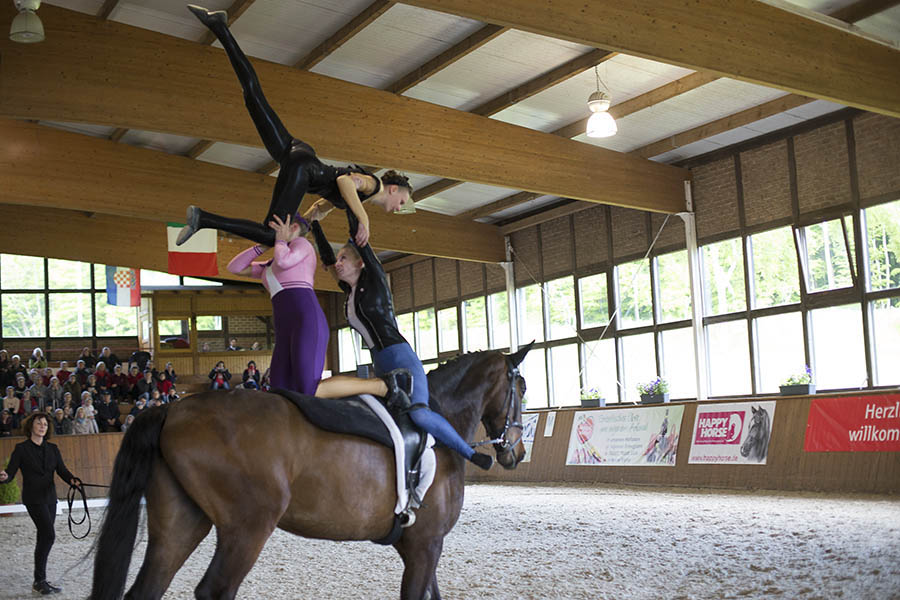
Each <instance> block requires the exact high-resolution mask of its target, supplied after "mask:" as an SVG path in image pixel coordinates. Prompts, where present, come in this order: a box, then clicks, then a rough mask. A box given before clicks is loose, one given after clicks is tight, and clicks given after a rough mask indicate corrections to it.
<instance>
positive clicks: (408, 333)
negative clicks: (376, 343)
mask: <svg viewBox="0 0 900 600" xmlns="http://www.w3.org/2000/svg"><path fill="white" fill-rule="evenodd" d="M397 329H399V330H400V333H401V334H403V337H405V338H406V341H407V342H409V345H410V346H412V348H413V350H415V349H416V327H415V325H414V323H413V314H412V313H404V314H402V315H397Z"/></svg>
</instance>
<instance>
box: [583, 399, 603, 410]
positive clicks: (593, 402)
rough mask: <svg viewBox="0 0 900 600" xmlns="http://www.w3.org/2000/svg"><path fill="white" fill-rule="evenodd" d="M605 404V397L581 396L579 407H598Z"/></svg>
mask: <svg viewBox="0 0 900 600" xmlns="http://www.w3.org/2000/svg"><path fill="white" fill-rule="evenodd" d="M601 406H606V398H582V399H581V408H599V407H601Z"/></svg>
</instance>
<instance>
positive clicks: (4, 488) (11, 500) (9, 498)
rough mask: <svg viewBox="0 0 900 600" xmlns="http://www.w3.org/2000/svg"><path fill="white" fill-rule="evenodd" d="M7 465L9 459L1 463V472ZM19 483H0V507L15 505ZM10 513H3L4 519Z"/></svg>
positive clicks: (9, 481) (13, 481)
mask: <svg viewBox="0 0 900 600" xmlns="http://www.w3.org/2000/svg"><path fill="white" fill-rule="evenodd" d="M7 465H9V459H8V458H7V459H6V460H4V461H3V470H4V471H5V470H6V467H7ZM19 495H20V491H19V483H18V482H17V481H16V480H15V479H10V480H8V481H7V482H6V483H0V505H3V504H17V503H18V502H19ZM9 515H10V513H3V516H4V517H8V516H9Z"/></svg>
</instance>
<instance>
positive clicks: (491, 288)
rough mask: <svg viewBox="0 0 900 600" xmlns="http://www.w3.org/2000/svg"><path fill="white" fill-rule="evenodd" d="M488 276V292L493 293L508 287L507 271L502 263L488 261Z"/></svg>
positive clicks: (486, 267)
mask: <svg viewBox="0 0 900 600" xmlns="http://www.w3.org/2000/svg"><path fill="white" fill-rule="evenodd" d="M484 271H485V275H486V276H487V293H488V294H493V293H494V292H499V291H500V290H505V289H506V271H504V270H503V267H501V266H500V265H495V264H491V263H488V264H486V265H484Z"/></svg>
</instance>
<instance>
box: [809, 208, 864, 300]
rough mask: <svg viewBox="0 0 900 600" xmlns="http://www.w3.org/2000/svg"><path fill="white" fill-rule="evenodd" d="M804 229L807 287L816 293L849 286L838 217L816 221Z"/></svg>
mask: <svg viewBox="0 0 900 600" xmlns="http://www.w3.org/2000/svg"><path fill="white" fill-rule="evenodd" d="M804 231H805V232H806V259H807V261H808V266H809V281H808V282H807V289H808V290H809V291H810V292H818V291H820V290H834V289H837V288H844V287H850V286H851V285H853V278H852V277H851V276H850V261H849V260H847V246H846V244H845V243H844V229H843V227H842V226H841V220H840V219H836V220H834V221H826V222H825V223H816V224H815V225H810V226H809V227H806V228H804Z"/></svg>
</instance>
